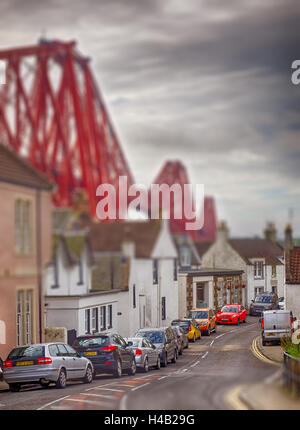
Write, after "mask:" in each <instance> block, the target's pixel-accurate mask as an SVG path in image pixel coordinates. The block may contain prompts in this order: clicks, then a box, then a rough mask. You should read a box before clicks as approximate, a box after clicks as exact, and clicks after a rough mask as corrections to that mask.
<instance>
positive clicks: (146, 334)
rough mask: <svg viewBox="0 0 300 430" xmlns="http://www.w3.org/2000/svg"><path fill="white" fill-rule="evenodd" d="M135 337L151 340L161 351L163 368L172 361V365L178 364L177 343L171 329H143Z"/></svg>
mask: <svg viewBox="0 0 300 430" xmlns="http://www.w3.org/2000/svg"><path fill="white" fill-rule="evenodd" d="M135 337H143V338H146V339H149V340H151V342H152V343H153V344H154V345H155V346H156V348H157V349H158V351H159V355H160V363H161V365H162V366H163V367H166V366H167V365H168V362H169V361H170V360H171V361H172V363H176V360H177V356H178V351H177V343H176V339H175V335H174V333H173V330H172V329H171V327H160V328H142V329H140V330H138V332H137V333H136V335H135Z"/></svg>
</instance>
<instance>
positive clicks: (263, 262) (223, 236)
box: [198, 222, 285, 306]
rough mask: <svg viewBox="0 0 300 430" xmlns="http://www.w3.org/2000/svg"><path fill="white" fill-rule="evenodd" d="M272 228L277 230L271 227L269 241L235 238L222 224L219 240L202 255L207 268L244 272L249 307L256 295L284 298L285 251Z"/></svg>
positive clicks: (266, 234) (218, 233)
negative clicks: (272, 294) (230, 236)
mask: <svg viewBox="0 0 300 430" xmlns="http://www.w3.org/2000/svg"><path fill="white" fill-rule="evenodd" d="M270 229H271V232H270V231H269V230H270ZM272 229H273V230H274V226H269V227H268V229H267V231H265V236H266V237H265V238H236V239H231V238H229V235H228V228H227V226H226V224H225V223H224V222H222V223H220V225H219V228H218V231H217V239H216V241H215V242H214V243H212V244H210V245H209V246H208V247H207V248H206V250H204V253H203V254H202V255H201V259H202V264H203V266H204V267H212V268H224V269H238V270H242V271H243V275H242V284H243V285H245V288H244V289H243V295H244V297H243V303H244V304H245V306H249V305H250V303H251V300H253V299H254V297H255V295H256V294H258V293H261V292H264V291H269V292H275V293H277V295H278V296H283V295H284V276H285V265H284V250H283V248H282V247H281V246H280V245H279V244H278V243H277V242H276V240H275V237H274V231H273V230H272ZM272 239H273V240H272ZM198 252H200V250H199V248H198Z"/></svg>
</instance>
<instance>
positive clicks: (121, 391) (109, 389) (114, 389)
mask: <svg viewBox="0 0 300 430" xmlns="http://www.w3.org/2000/svg"><path fill="white" fill-rule="evenodd" d="M96 389H98V390H105V391H116V392H118V393H124V390H117V389H116V388H102V387H99V388H96Z"/></svg>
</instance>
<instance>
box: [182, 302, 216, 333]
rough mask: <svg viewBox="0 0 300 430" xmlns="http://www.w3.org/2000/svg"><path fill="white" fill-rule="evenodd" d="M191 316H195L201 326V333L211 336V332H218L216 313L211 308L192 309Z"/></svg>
mask: <svg viewBox="0 0 300 430" xmlns="http://www.w3.org/2000/svg"><path fill="white" fill-rule="evenodd" d="M189 318H194V319H195V320H196V321H197V323H198V324H199V326H200V329H201V333H203V334H205V335H206V336H210V334H211V332H212V331H214V332H215V333H216V331H217V329H216V327H217V324H216V315H215V313H214V311H213V310H212V309H211V308H195V309H191V310H190V313H189Z"/></svg>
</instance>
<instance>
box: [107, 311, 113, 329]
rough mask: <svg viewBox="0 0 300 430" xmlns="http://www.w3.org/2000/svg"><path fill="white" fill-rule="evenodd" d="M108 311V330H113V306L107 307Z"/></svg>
mask: <svg viewBox="0 0 300 430" xmlns="http://www.w3.org/2000/svg"><path fill="white" fill-rule="evenodd" d="M107 311H108V326H107V328H112V326H113V325H112V305H108V307H107Z"/></svg>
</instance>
